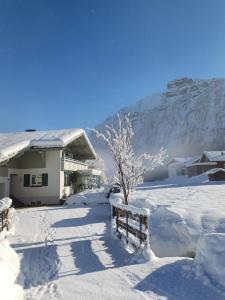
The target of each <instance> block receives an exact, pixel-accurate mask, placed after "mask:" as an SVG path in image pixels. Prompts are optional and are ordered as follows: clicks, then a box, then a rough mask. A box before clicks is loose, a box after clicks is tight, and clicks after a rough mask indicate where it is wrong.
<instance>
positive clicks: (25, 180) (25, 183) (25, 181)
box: [23, 174, 30, 187]
mask: <svg viewBox="0 0 225 300" xmlns="http://www.w3.org/2000/svg"><path fill="white" fill-rule="evenodd" d="M23 186H25V187H28V186H30V174H24V177H23Z"/></svg>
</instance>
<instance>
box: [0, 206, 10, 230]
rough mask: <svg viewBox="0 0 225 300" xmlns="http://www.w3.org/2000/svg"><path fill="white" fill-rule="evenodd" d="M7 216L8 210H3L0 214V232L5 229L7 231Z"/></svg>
mask: <svg viewBox="0 0 225 300" xmlns="http://www.w3.org/2000/svg"><path fill="white" fill-rule="evenodd" d="M8 214H9V209H5V210H3V211H2V212H0V232H2V231H3V230H4V229H5V228H6V229H7V230H8Z"/></svg>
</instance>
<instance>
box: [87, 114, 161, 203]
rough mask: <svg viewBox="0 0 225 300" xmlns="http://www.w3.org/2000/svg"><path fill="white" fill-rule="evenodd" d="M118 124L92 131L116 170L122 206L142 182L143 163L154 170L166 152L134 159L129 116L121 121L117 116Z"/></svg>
mask: <svg viewBox="0 0 225 300" xmlns="http://www.w3.org/2000/svg"><path fill="white" fill-rule="evenodd" d="M117 119H118V124H117V126H116V128H115V127H114V126H113V125H107V126H106V132H105V133H101V132H99V131H98V130H96V129H92V130H93V131H94V132H95V134H96V136H97V138H102V139H103V140H104V141H105V142H106V144H107V145H108V147H109V149H110V151H111V153H112V157H113V161H114V165H115V168H116V176H115V177H116V180H117V181H118V182H119V183H120V186H121V188H122V192H123V196H124V204H128V202H129V196H130V193H131V191H132V189H133V188H134V186H136V185H138V184H140V183H142V182H143V177H144V172H145V169H146V167H145V162H146V163H147V164H146V166H147V168H148V169H154V168H155V167H156V166H157V165H160V164H162V162H163V160H164V158H165V153H166V151H165V150H163V149H161V150H160V151H159V153H158V154H157V155H150V154H146V153H145V154H143V155H141V156H139V157H136V156H135V154H134V150H133V146H132V143H131V141H132V137H133V135H134V133H133V130H132V124H131V120H130V116H129V114H128V115H125V116H124V118H123V119H122V118H121V117H120V115H119V114H118V115H117Z"/></svg>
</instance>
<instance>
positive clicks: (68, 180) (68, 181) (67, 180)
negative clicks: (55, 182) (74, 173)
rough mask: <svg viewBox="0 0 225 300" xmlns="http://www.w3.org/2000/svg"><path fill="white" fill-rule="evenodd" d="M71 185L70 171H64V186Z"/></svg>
mask: <svg viewBox="0 0 225 300" xmlns="http://www.w3.org/2000/svg"><path fill="white" fill-rule="evenodd" d="M70 185H71V173H69V172H64V186H70Z"/></svg>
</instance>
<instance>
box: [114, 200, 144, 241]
mask: <svg viewBox="0 0 225 300" xmlns="http://www.w3.org/2000/svg"><path fill="white" fill-rule="evenodd" d="M126 207H127V208H126ZM136 210H138V209H136ZM141 211H143V210H141ZM112 217H113V219H114V220H115V224H116V231H117V232H118V234H119V237H120V238H121V237H122V235H125V237H126V241H127V243H128V241H129V235H133V236H134V237H135V238H137V239H138V240H139V243H140V245H142V244H147V243H148V235H149V232H148V215H147V214H143V213H138V212H137V211H135V212H133V211H132V210H130V209H129V206H126V205H120V207H118V206H115V205H113V204H112ZM134 246H135V247H136V246H137V245H136V244H134Z"/></svg>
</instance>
